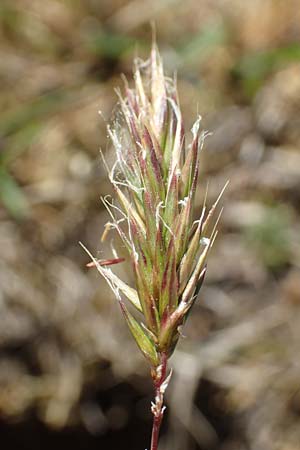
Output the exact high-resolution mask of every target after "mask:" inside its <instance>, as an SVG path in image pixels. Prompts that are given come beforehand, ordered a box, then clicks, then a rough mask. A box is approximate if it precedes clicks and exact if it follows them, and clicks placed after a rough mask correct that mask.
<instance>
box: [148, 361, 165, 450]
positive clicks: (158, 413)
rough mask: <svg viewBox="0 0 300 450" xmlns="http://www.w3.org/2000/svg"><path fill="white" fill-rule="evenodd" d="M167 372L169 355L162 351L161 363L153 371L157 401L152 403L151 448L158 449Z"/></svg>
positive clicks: (151, 449) (152, 449)
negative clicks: (163, 387)
mask: <svg viewBox="0 0 300 450" xmlns="http://www.w3.org/2000/svg"><path fill="white" fill-rule="evenodd" d="M166 373H167V356H166V354H165V353H162V354H161V364H160V365H159V366H158V367H157V368H155V369H154V371H153V373H152V378H153V384H154V391H155V402H154V403H153V404H152V413H153V426H152V436H151V448H150V450H158V439H159V430H160V426H161V422H162V419H163V415H164V409H165V407H164V405H163V402H164V389H161V388H162V385H163V383H164V381H165V380H166Z"/></svg>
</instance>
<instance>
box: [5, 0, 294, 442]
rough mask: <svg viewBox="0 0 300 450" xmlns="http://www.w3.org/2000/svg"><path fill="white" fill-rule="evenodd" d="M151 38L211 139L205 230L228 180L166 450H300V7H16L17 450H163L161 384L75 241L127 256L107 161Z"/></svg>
mask: <svg viewBox="0 0 300 450" xmlns="http://www.w3.org/2000/svg"><path fill="white" fill-rule="evenodd" d="M151 21H155V24H156V29H157V40H158V44H159V47H160V50H161V53H162V55H163V58H164V61H165V67H166V71H167V72H168V73H169V74H170V75H171V74H172V73H173V72H174V71H177V77H178V90H179V95H180V98H181V104H182V108H183V111H184V115H185V119H186V125H187V127H190V126H191V124H192V121H193V120H194V118H195V117H196V115H197V113H200V114H201V115H202V116H203V124H204V127H205V128H207V129H209V130H211V131H213V136H212V137H210V138H209V139H208V140H207V143H206V148H205V151H204V152H203V155H202V178H201V183H202V188H201V189H200V194H199V210H200V205H201V201H202V199H203V195H204V191H205V189H206V184H207V181H208V180H209V191H208V201H209V203H210V204H211V203H212V202H213V200H214V199H215V197H216V195H217V193H218V192H219V190H220V189H221V187H222V186H223V185H224V183H225V182H226V180H227V179H230V185H229V187H228V189H227V192H226V195H225V197H224V202H223V203H224V206H225V210H224V214H223V218H222V225H221V230H220V235H219V237H218V240H217V242H216V245H215V247H214V250H213V252H212V254H211V258H210V261H209V266H208V277H207V279H206V283H205V287H204V288H203V291H202V295H201V298H200V299H199V300H198V303H197V304H196V306H195V308H194V311H193V314H192V315H191V316H190V318H189V321H188V323H187V325H186V327H185V330H184V334H185V335H186V336H187V338H186V339H182V341H181V343H180V345H179V347H178V350H177V353H176V354H175V356H174V357H173V358H172V360H171V364H172V365H173V367H174V375H173V379H172V383H171V384H170V388H169V392H168V406H169V408H168V414H167V420H166V422H165V424H164V428H163V436H162V441H161V448H162V450H171V449H172V450H196V449H201V450H217V449H218V450H299V449H300V426H299V420H300V363H299V351H300V232H299V231H300V218H299V214H300V64H299V63H300V45H299V42H300V8H299V1H298V0H264V1H257V0H252V1H248V2H247V1H243V0H186V1H184V2H183V1H178V0H177V1H176V0H164V1H163V0H152V1H143V0H139V1H138V0H132V1H122V0H110V1H108V0H86V1H79V0H65V1H62V0H61V1H58V0H43V1H42V0H40V1H39V0H14V1H11V0H1V2H0V115H1V117H0V198H1V200H0V201H1V209H0V252H1V257H0V352H1V353H0V417H1V420H0V431H1V443H2V445H3V448H9V449H11V450H17V449H18V450H19V449H27V450H37V449H41V448H43V449H48V448H49V449H50V447H51V448H53V447H55V448H56V449H62V448H65V447H66V446H70V447H71V448H72V449H73V450H77V449H82V450H85V449H89V450H92V449H94V448H97V449H99V448H103V449H113V448H122V449H130V450H137V449H144V448H145V447H146V445H148V442H149V434H150V426H151V416H150V412H149V406H150V401H151V398H152V389H151V383H150V381H149V377H148V375H149V374H148V367H147V364H146V363H145V361H144V360H143V358H142V356H140V354H139V352H138V351H137V349H136V347H135V344H134V342H133V341H132V339H131V337H130V336H129V332H128V330H127V329H126V327H125V325H124V323H123V320H122V318H121V314H120V311H119V309H118V305H117V304H116V302H115V301H114V299H113V297H112V295H111V293H110V292H109V290H108V288H107V286H106V285H105V283H104V281H103V280H102V279H100V277H99V276H97V274H96V273H95V271H94V270H93V269H89V270H87V269H86V268H85V264H86V263H87V262H88V258H87V257H86V255H85V254H84V252H83V251H82V249H81V248H80V247H79V245H78V241H82V242H84V243H85V245H87V246H88V248H90V249H91V250H92V251H93V252H94V254H98V255H99V256H100V257H101V256H102V255H103V257H110V256H111V248H110V242H109V240H108V241H107V243H106V244H105V245H103V244H101V243H100V236H101V234H102V230H103V226H104V224H105V223H106V221H107V220H108V218H107V213H106V212H105V211H104V209H103V207H102V205H101V201H100V197H101V196H103V195H106V194H111V193H112V192H111V188H110V185H109V183H108V181H107V176H106V173H105V170H104V168H103V165H102V162H101V159H100V154H99V149H100V147H101V148H102V149H103V150H104V151H106V152H107V153H106V154H107V157H108V158H109V147H108V146H107V137H106V129H105V120H109V118H110V117H111V114H112V111H113V109H114V105H115V103H116V95H115V93H114V88H115V87H117V86H120V85H121V81H120V74H121V73H125V75H126V76H127V77H128V78H129V79H130V77H131V67H132V60H133V58H134V56H135V55H136V54H137V53H138V54H139V55H140V56H142V57H146V56H147V54H148V51H149V46H150V41H151V31H150V25H149V23H150V22H151ZM99 110H101V116H100V115H99V114H98V111H99ZM114 245H115V246H118V241H117V238H115V241H114ZM120 251H121V250H120ZM97 252H98V253H97ZM118 271H119V273H120V274H121V275H122V276H123V277H124V278H127V279H128V280H129V279H130V270H128V268H127V269H126V264H123V265H120V267H119V268H118Z"/></svg>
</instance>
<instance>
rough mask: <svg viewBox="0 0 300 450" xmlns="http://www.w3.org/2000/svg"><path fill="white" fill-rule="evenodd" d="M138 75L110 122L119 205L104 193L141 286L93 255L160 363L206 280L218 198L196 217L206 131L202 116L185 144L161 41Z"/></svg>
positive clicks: (144, 347) (154, 362) (153, 360)
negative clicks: (129, 282) (132, 308)
mask: <svg viewBox="0 0 300 450" xmlns="http://www.w3.org/2000/svg"><path fill="white" fill-rule="evenodd" d="M134 81H135V86H134V88H129V86H128V84H127V82H126V80H125V88H124V91H125V92H124V94H123V95H122V94H121V93H120V92H119V93H118V97H119V104H120V116H121V120H120V118H118V120H117V121H116V122H115V123H114V124H113V125H112V126H111V127H110V126H109V127H108V133H109V136H110V138H111V141H112V144H113V146H114V148H115V153H116V161H115V164H114V165H113V167H112V169H111V170H110V171H109V176H110V180H111V183H112V185H113V187H114V191H115V196H116V197H117V199H118V204H119V206H116V205H114V204H113V203H110V202H109V201H108V199H104V200H103V201H104V204H105V206H106V207H107V209H108V211H109V214H110V217H111V223H110V227H113V228H115V229H116V230H117V232H118V234H119V236H120V238H121V240H122V241H123V243H124V246H125V247H126V249H127V251H128V255H129V258H130V260H131V264H132V268H133V274H134V279H135V289H134V288H132V287H129V286H128V285H127V284H126V283H124V282H123V281H121V280H120V279H119V278H118V277H117V276H116V275H115V274H114V273H113V272H112V271H111V270H110V268H108V267H106V266H107V264H105V262H104V263H101V262H99V261H97V260H95V259H94V258H93V257H92V259H93V262H92V263H90V264H91V265H95V266H96V267H97V268H98V270H99V272H100V273H101V274H102V275H103V276H104V277H105V279H106V280H107V282H108V283H109V285H110V286H111V288H112V289H113V291H114V292H115V294H116V296H117V298H118V300H119V302H120V306H121V309H122V312H123V314H124V317H125V319H126V321H127V324H128V326H129V329H130V331H131V333H132V335H133V337H134V339H135V340H136V342H137V344H138V346H139V348H140V350H141V351H142V353H143V354H144V356H145V357H146V358H147V359H148V361H149V362H150V365H151V367H152V370H153V371H155V370H156V369H157V367H159V366H160V365H161V363H162V355H164V356H165V357H166V358H169V357H170V355H171V354H172V352H173V350H174V348H175V345H176V343H177V341H178V338H179V335H180V331H179V330H180V327H181V325H182V324H183V323H184V321H185V319H186V317H187V315H188V313H189V310H190V308H191V307H192V305H193V303H194V302H195V299H196V298H197V295H198V293H199V290H200V288H201V285H202V283H203V279H204V276H205V272H206V259H207V256H208V253H209V251H210V249H211V247H212V245H213V242H214V240H215V238H216V235H217V230H216V223H215V226H210V222H211V220H212V218H213V216H214V213H215V209H216V206H217V203H218V201H219V199H217V201H216V203H215V204H214V205H213V207H212V208H211V210H210V211H209V212H208V213H207V212H206V206H205V204H204V206H203V210H202V213H201V216H200V218H199V219H198V220H194V215H193V212H194V200H195V193H196V189H197V182H198V171H199V154H200V151H201V149H202V146H203V142H204V139H205V136H206V133H205V132H203V131H200V117H199V118H198V119H197V120H196V122H195V124H194V126H193V127H192V130H191V131H192V133H191V143H190V145H188V146H187V145H186V135H185V130H184V126H183V121H182V116H181V111H180V106H179V101H178V96H177V91H176V82H175V81H174V80H172V79H169V78H166V77H165V76H164V73H163V65H162V61H161V58H160V55H159V53H158V51H157V48H156V45H155V44H154V45H153V47H152V51H151V57H150V59H149V61H147V62H141V61H137V62H136V63H135V71H134ZM222 192H223V191H222ZM221 194H222V193H221ZM221 194H220V196H221ZM219 198H220V197H219ZM211 228H212V229H211ZM209 230H210V233H209V235H207V233H208V231H209ZM116 262H118V260H116ZM113 263H114V260H109V264H113ZM124 297H125V298H127V300H129V301H130V302H131V303H132V304H133V305H134V306H135V308H136V309H137V310H138V311H139V313H141V314H138V316H139V317H140V316H141V315H142V316H143V318H142V320H141V321H140V320H138V319H136V318H135V317H134V316H133V315H132V314H131V313H130V312H129V310H128V309H127V307H126V305H125V303H124V301H123V298H124Z"/></svg>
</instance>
